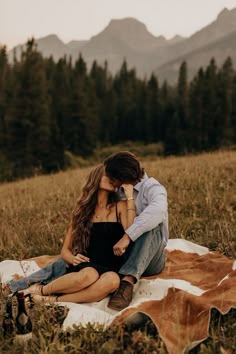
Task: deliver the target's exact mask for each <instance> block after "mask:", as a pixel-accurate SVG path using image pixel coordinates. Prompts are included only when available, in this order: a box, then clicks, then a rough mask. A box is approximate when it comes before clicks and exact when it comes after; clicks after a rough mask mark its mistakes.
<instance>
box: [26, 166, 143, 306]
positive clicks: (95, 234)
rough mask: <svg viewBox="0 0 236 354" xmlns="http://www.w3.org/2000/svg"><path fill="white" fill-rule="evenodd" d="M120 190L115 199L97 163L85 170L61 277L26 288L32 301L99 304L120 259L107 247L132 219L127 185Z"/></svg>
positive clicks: (113, 285)
mask: <svg viewBox="0 0 236 354" xmlns="http://www.w3.org/2000/svg"><path fill="white" fill-rule="evenodd" d="M122 187H123V189H124V193H125V196H126V199H127V201H117V195H116V193H115V187H114V186H113V184H112V181H111V180H110V179H109V178H108V177H107V176H105V173H104V165H103V164H101V165H99V166H97V167H96V168H94V169H93V170H92V171H91V172H90V174H89V176H88V178H87V181H86V183H85V185H84V187H83V189H82V193H81V197H80V199H79V201H78V203H77V206H76V208H75V210H74V211H73V214H72V221H71V224H70V227H69V230H68V232H67V235H66V237H65V240H64V244H63V247H62V251H61V257H62V258H63V259H64V260H65V262H66V263H67V264H68V268H67V274H65V275H63V276H62V277H60V278H58V279H56V280H54V281H52V282H51V283H49V284H47V285H39V284H35V285H32V286H31V287H29V288H28V289H26V290H25V294H27V293H31V294H34V300H35V301H43V300H49V301H65V302H67V301H69V302H78V303H82V302H94V301H99V300H101V299H103V298H104V297H106V296H107V295H108V294H110V293H112V292H114V291H115V290H116V289H117V288H118V286H119V283H120V278H119V275H118V273H117V272H118V270H119V268H120V267H121V265H122V263H123V257H122V256H116V255H115V254H114V252H113V246H114V245H115V244H116V243H117V242H118V240H119V239H120V238H121V237H122V236H123V235H124V233H125V231H124V230H125V229H126V228H127V227H129V226H130V225H131V224H132V223H133V220H134V218H135V216H136V211H135V205H134V200H133V185H131V184H123V185H122ZM51 294H59V295H57V296H49V295H51Z"/></svg>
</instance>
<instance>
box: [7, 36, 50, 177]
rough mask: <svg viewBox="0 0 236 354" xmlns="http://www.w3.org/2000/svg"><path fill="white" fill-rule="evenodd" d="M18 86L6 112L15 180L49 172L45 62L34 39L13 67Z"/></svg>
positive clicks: (48, 124) (48, 125)
mask: <svg viewBox="0 0 236 354" xmlns="http://www.w3.org/2000/svg"><path fill="white" fill-rule="evenodd" d="M15 76H16V81H17V86H16V88H15V97H14V99H13V102H12V108H11V109H10V110H9V115H8V124H9V139H10V142H9V143H10V145H11V151H10V156H11V160H12V161H13V162H14V169H15V171H14V174H15V176H17V177H18V176H27V175H30V174H32V173H33V172H34V171H45V172H48V171H50V170H51V161H50V118H49V106H48V88H47V81H46V75H45V67H44V61H43V58H42V56H41V54H40V53H39V52H38V51H37V48H36V44H35V41H34V39H32V40H29V41H28V42H27V47H26V51H25V52H23V53H22V58H21V62H20V63H19V64H18V65H17V66H15Z"/></svg>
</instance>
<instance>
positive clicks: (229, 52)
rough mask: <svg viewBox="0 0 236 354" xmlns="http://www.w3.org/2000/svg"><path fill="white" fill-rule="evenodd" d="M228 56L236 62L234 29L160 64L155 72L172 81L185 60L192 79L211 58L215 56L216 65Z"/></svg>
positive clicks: (162, 78)
mask: <svg viewBox="0 0 236 354" xmlns="http://www.w3.org/2000/svg"><path fill="white" fill-rule="evenodd" d="M229 56H230V57H231V59H232V60H233V62H234V63H236V31H234V32H232V33H230V34H229V35H227V36H225V37H223V38H221V39H219V40H217V41H216V42H214V43H211V44H209V45H206V46H205V47H201V48H199V49H196V50H194V51H192V52H191V53H189V54H186V55H181V56H180V57H179V58H177V59H175V60H173V61H171V62H168V63H167V64H165V65H162V66H160V67H159V68H158V69H156V71H155V73H156V74H157V76H158V78H159V79H160V80H161V81H163V80H165V79H167V80H168V81H169V82H170V83H173V82H175V81H176V80H177V78H178V73H179V67H180V65H181V63H182V62H183V61H186V62H187V64H188V78H189V79H192V77H193V76H194V75H195V74H196V72H197V71H198V69H199V68H200V67H203V68H204V67H206V66H207V65H208V64H209V61H210V59H211V58H213V57H214V58H216V62H217V64H218V66H221V65H222V64H223V62H224V61H225V60H226V58H227V57H229Z"/></svg>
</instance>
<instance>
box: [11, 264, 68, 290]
mask: <svg viewBox="0 0 236 354" xmlns="http://www.w3.org/2000/svg"><path fill="white" fill-rule="evenodd" d="M66 270H67V266H66V263H65V261H64V260H63V259H62V258H58V259H57V260H55V261H54V262H52V263H50V264H49V265H48V266H46V267H44V268H42V269H40V270H38V271H37V272H34V273H32V274H30V275H29V276H28V277H25V278H21V279H19V280H10V281H9V282H8V285H9V286H10V289H11V291H12V292H13V293H14V292H16V291H20V290H23V289H26V288H28V287H29V286H30V285H31V284H34V283H42V284H48V283H50V282H51V281H52V280H54V279H57V278H59V277H61V276H62V275H64V274H66Z"/></svg>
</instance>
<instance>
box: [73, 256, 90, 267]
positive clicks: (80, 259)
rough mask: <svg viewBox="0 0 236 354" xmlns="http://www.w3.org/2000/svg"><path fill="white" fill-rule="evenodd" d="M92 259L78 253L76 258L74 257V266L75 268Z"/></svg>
mask: <svg viewBox="0 0 236 354" xmlns="http://www.w3.org/2000/svg"><path fill="white" fill-rule="evenodd" d="M89 261H90V259H89V258H88V257H86V256H84V255H83V254H80V253H78V254H77V255H76V256H74V258H73V260H72V264H73V266H76V265H77V264H80V263H82V262H89Z"/></svg>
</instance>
